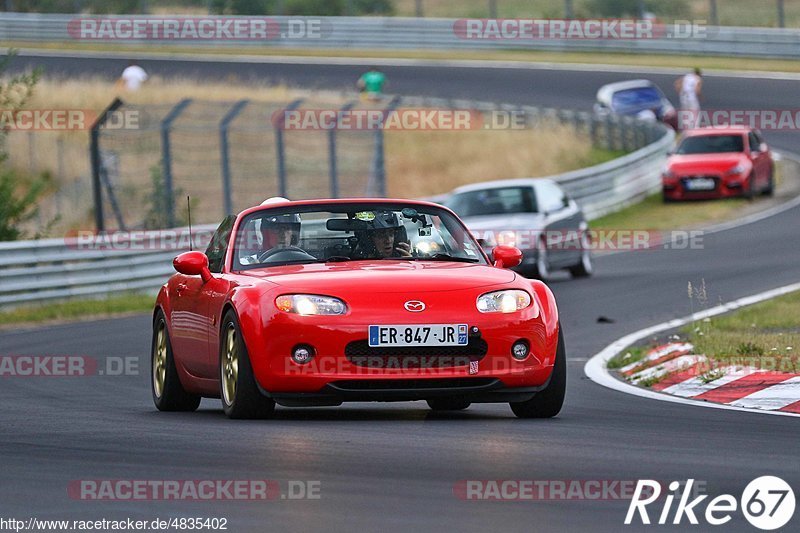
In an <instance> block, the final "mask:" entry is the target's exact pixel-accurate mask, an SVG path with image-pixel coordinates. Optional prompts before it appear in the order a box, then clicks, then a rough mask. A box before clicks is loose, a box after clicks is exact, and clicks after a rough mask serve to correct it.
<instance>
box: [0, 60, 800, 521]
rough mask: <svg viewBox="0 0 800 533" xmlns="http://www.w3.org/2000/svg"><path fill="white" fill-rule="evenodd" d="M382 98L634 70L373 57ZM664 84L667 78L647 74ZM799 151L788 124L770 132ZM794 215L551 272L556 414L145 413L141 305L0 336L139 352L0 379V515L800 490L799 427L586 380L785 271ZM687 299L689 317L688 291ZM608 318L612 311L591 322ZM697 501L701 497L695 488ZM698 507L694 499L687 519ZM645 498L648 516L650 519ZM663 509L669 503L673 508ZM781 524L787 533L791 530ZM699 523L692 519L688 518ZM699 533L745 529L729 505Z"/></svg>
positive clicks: (398, 513) (450, 515) (713, 80)
mask: <svg viewBox="0 0 800 533" xmlns="http://www.w3.org/2000/svg"><path fill="white" fill-rule="evenodd" d="M34 64H35V65H42V66H44V67H46V69H47V70H48V71H49V72H50V73H63V74H65V75H77V74H97V75H101V76H107V77H109V78H110V79H113V77H114V76H116V75H117V74H118V72H119V70H120V61H118V60H102V59H70V60H66V59H53V58H24V57H23V58H19V59H18V61H17V68H22V67H25V66H28V65H34ZM144 67H145V68H146V69H147V70H148V71H150V72H151V73H154V74H160V75H164V76H170V75H180V76H187V77H196V78H198V79H200V80H203V79H224V78H226V77H227V76H230V75H234V76H238V77H240V78H244V79H251V78H252V79H259V80H270V81H276V82H277V81H282V82H286V83H289V84H292V85H302V86H306V87H307V86H312V87H320V88H322V87H325V88H346V87H349V86H351V84H352V81H353V80H354V79H355V78H356V76H357V74H358V73H359V72H360V71H361V70H363V68H362V67H348V66H324V65H320V66H309V65H302V66H297V65H284V64H279V65H274V64H257V65H243V64H231V63H224V62H203V63H168V62H164V61H147V62H145V63H144ZM384 70H385V71H386V72H387V74H388V77H389V79H390V82H391V84H392V87H391V89H392V91H394V92H397V93H401V94H429V95H435V96H449V97H475V98H481V99H493V100H497V101H503V102H512V103H528V104H541V105H559V106H562V107H568V108H589V107H590V106H591V103H592V101H593V95H594V91H595V90H596V88H597V87H598V86H599V85H601V84H603V83H607V82H610V81H614V80H620V79H626V78H630V77H632V75H630V74H621V73H603V72H582V71H562V70H558V71H556V70H542V69H535V70H519V69H508V70H505V69H471V68H444V67H434V68H426V67H386V68H385V69H384ZM647 77H649V78H651V79H653V80H654V81H656V82H657V83H659V84H660V85H662V86H663V87H665V88H668V87H669V86H670V84H671V82H672V79H673V78H674V76H671V75H670V76H664V75H651V76H647ZM799 84H800V82H797V81H786V80H771V79H738V78H724V77H709V78H708V79H707V81H706V94H707V98H708V100H707V101H706V106H707V107H709V108H711V107H714V108H730V109H737V108H741V109H755V108H759V107H761V108H771V109H776V108H787V109H793V108H795V106H796V102H797V94H798V89H800V86H799ZM767 139H768V141H771V142H772V143H773V144H774V145H775V146H776V147H779V148H783V149H785V150H795V151H798V152H800V134H798V133H796V132H785V133H781V134H767ZM799 228H800V208H793V209H790V210H788V211H785V212H783V213H780V214H778V215H776V216H774V217H771V218H768V219H765V220H762V221H759V222H755V223H752V224H749V225H746V226H743V227H739V228H737V229H732V230H728V231H723V232H719V233H714V234H709V235H706V236H705V237H704V239H703V244H704V247H703V249H701V250H666V249H658V250H650V251H639V252H630V253H622V254H616V255H610V256H604V257H600V258H598V259H597V262H596V268H597V274H596V276H595V277H593V278H592V279H589V280H578V281H571V280H570V281H567V280H565V279H564V280H562V279H558V280H555V281H553V282H552V283H551V287H552V288H553V290H554V292H555V294H556V297H557V300H558V304H559V308H560V313H561V317H562V324H563V327H564V329H565V333H566V344H567V351H568V354H569V365H568V367H569V383H568V395H567V401H566V404H565V407H564V410H563V411H562V414H561V415H560V416H559V417H558V418H556V419H553V420H542V421H530V420H518V419H516V418H514V417H513V415H512V413H511V411H510V409H509V408H508V406H507V405H501V404H497V405H475V406H473V407H471V408H470V409H469V410H467V411H465V412H463V413H457V414H449V415H441V414H433V413H431V412H430V411H428V410H427V408H426V406H424V404H422V403H420V402H417V403H400V404H345V405H344V406H342V407H338V408H316V409H304V410H302V409H286V408H279V411H278V416H277V419H276V420H269V421H258V422H235V421H229V420H227V419H225V418H224V416H223V415H222V412H221V409H220V406H219V401H218V400H214V401H211V400H204V401H203V404H202V405H201V408H200V410H199V411H198V412H197V413H192V414H168V413H158V412H156V411H155V409H154V407H153V405H152V402H151V400H150V393H149V387H148V371H149V343H150V321H149V317H147V316H135V317H130V318H122V319H116V320H105V321H99V322H90V323H80V324H71V325H61V326H55V327H48V328H43V329H38V330H29V331H14V332H7V333H3V334H1V335H0V354H17V355H19V354H27V355H42V354H62V355H88V356H93V357H96V358H99V359H104V358H107V357H134V358H138V361H139V367H140V372H139V375H135V376H126V377H110V376H95V377H83V378H49V379H48V378H36V379H33V378H29V379H25V378H15V379H8V378H6V379H2V383H1V384H0V399H1V401H2V403H1V404H0V405H2V409H0V427H2V432H1V433H0V457H2V466H1V467H0V480H2V483H0V517H5V518H8V517H15V518H18V519H19V518H27V517H29V516H36V517H38V518H54V519H56V518H59V519H67V518H68V519H99V518H123V517H131V518H135V519H142V520H152V519H154V518H169V517H189V516H200V517H226V518H228V520H229V528H228V529H229V530H230V531H234V532H236V531H312V530H320V531H378V530H380V531H451V530H453V531H456V530H457V531H548V532H549V531H553V532H562V531H604V532H605V531H608V532H616V531H627V530H630V531H646V530H652V529H656V528H658V529H660V530H685V529H689V526H688V525H687V522H686V519H685V518H684V521H683V524H682V526H680V527H673V526H649V527H647V526H642V525H641V524H639V525H638V526H624V525H623V520H624V517H625V512H626V510H627V506H628V501H613V500H612V501H587V500H575V501H545V502H530V501H528V502H484V501H463V500H461V499H459V498H457V497H456V496H454V492H453V487H454V485H455V484H456V483H457V482H458V481H459V480H474V479H477V480H487V479H515V480H519V479H522V480H636V479H640V478H652V479H657V480H661V481H666V482H669V481H672V480H679V481H684V480H686V479H687V478H694V479H697V480H701V481H702V482H704V483H705V484H706V492H707V493H709V494H710V495H711V496H712V497H713V496H716V495H718V494H723V493H729V494H733V495H734V496H735V497H737V498H738V497H739V496H740V495H741V492H742V490H743V489H744V487H745V486H746V485H747V483H748V482H749V481H750V480H752V479H754V478H756V477H759V476H763V475H776V476H779V477H782V478H784V479H785V480H786V481H788V482H789V483H790V484H791V485H792V486H793V487H794V489H795V491H796V492H798V491H800V468H798V464H799V463H798V451H797V450H798V442H800V425H799V424H798V421H797V420H795V419H792V418H784V417H776V416H765V415H761V414H758V413H752V414H751V413H742V412H731V411H722V410H712V409H704V408H698V407H692V406H684V405H676V404H670V403H665V402H658V401H653V400H645V399H641V398H636V397H632V396H629V395H626V394H623V393H619V392H615V391H611V390H608V389H605V388H602V387H600V386H598V385H595V384H594V383H592V382H590V381H589V380H588V379H587V378H586V377H585V375H584V374H583V365H584V363H585V360H586V358H588V357H590V356H591V355H593V354H594V353H596V352H598V351H599V350H600V349H602V348H603V347H604V346H606V345H607V344H608V343H610V342H611V341H613V340H615V339H616V338H618V337H620V336H622V335H624V334H626V333H630V332H632V331H634V330H637V329H640V328H644V327H646V326H650V325H653V324H655V323H659V322H663V321H665V320H669V319H672V318H676V317H680V316H684V315H687V314H688V313H689V312H690V311H691V307H690V302H689V298H688V296H687V283H688V282H690V281H691V282H692V283H693V284H695V285H697V284H700V283H702V282H703V281H704V282H705V286H706V288H707V291H708V305H709V306H713V305H716V304H718V303H719V302H720V301H722V302H725V301H730V300H733V299H736V298H739V297H742V296H746V295H750V294H754V293H757V292H760V291H763V290H767V289H771V288H774V287H778V286H781V285H786V284H789V283H792V282H796V281H798V280H800V246H798V244H799V242H798V241H799V240H800V239H799V238H798V229H799ZM694 310H698V307H697V304H696V303H695V307H694ZM600 316H604V317H607V318H610V319H612V320H613V322H612V323H598V321H597V319H598V317H600ZM80 479H139V480H142V479H271V480H276V481H279V482H280V483H281V488H282V490H283V491H284V492H285V491H286V485H287V482H288V481H289V480H319V481H321V496H322V497H321V499H319V500H298V501H290V500H276V501H270V502H223V501H216V502H185V501H183V502H157V501H155V502H154V501H133V502H87V501H78V500H74V499H71V498H69V497H68V495H67V486H68V483H69V482H70V481H71V480H80ZM706 501H707V500H706ZM704 508H705V504H701V512H702V510H703V509H704ZM660 510H661V508H660V507H658V508H657V509H655V510H653V511H651V518H652V519H653V520H655V519H657V517H658V514H659V513H660ZM671 518H672V515H670V520H671ZM799 520H800V518H799V517H798V516H795V518H794V519H793V521H792V522H790V523H789V525H788V526H787V527H786V528H785V530H787V531H789V530H795V531H796V530H797V524H798V523H800V522H798V521H799ZM701 523H704V522H702V518H701ZM691 529H693V530H695V531H708V530H710V529H719V530H720V531H722V530H725V531H756V529H755V528H753V527H752V526H751V525H750V524H748V523H747V522H746V521H745V520H744V518H743V517H742V514H741V513H738V512H737V513H734V520H733V522H731V523H729V524H727V525H725V526H720V527H717V528H711V527H710V526H708V525H701V526H695V527H694V528H691Z"/></svg>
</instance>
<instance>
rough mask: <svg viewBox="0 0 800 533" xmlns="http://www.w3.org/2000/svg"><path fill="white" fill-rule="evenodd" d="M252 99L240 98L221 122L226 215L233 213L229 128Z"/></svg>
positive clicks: (223, 197)
mask: <svg viewBox="0 0 800 533" xmlns="http://www.w3.org/2000/svg"><path fill="white" fill-rule="evenodd" d="M249 102H250V100H246V99H245V100H239V101H238V102H236V103H235V104H234V105H233V107H231V109H230V110H229V111H228V112H227V113H226V114H225V116H224V117H223V118H222V121H221V122H220V123H219V149H220V161H221V163H222V205H223V207H224V209H225V215H226V216H227V215H232V214H233V200H232V198H231V197H232V192H231V191H232V189H231V163H230V149H229V146H228V129H229V127H230V125H231V122H232V121H233V119H235V118H236V116H237V115H238V114H239V113H240V112H241V111H242V109H244V108H245V106H246V105H247V104H248V103H249Z"/></svg>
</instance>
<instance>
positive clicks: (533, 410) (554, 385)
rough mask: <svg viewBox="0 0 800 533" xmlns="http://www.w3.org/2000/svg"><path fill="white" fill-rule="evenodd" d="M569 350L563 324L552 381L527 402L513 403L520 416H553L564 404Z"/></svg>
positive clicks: (512, 407)
mask: <svg viewBox="0 0 800 533" xmlns="http://www.w3.org/2000/svg"><path fill="white" fill-rule="evenodd" d="M566 359H567V351H566V348H565V347H564V334H563V331H562V329H561V325H560V324H559V327H558V349H557V350H556V360H555V363H554V364H553V374H552V375H551V376H550V382H549V383H548V384H547V387H546V388H545V389H544V390H542V391H541V392H537V393H536V396H534V397H533V398H531V399H530V400H528V401H526V402H516V403H511V404H510V405H511V410H512V411H514V414H515V415H517V417H518V418H552V417H554V416H556V415H557V414H558V413H559V412H560V411H561V407H562V406H563V405H564V396H565V394H566V391H567V360H566Z"/></svg>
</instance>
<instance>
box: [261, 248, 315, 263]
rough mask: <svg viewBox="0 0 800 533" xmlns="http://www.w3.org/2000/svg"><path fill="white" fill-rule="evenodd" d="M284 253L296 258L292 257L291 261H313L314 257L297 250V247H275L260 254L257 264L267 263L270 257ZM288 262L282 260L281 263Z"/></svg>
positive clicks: (299, 249)
mask: <svg viewBox="0 0 800 533" xmlns="http://www.w3.org/2000/svg"><path fill="white" fill-rule="evenodd" d="M284 252H286V253H287V254H288V255H290V256H297V257H293V259H315V257H314V256H312V255H309V254H308V252H306V251H305V250H303V249H302V248H298V247H297V246H276V247H274V248H270V249H269V250H267V251H266V252H261V253H260V254H259V256H258V262H259V263H268V262H269V259H270V258H271V257H273V256H275V255H278V254H280V253H284ZM290 260H291V259H282V261H290Z"/></svg>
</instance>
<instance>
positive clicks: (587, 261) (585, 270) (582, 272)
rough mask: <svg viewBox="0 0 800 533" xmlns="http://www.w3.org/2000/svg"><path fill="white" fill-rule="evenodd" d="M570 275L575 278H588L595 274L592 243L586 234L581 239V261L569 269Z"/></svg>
mask: <svg viewBox="0 0 800 533" xmlns="http://www.w3.org/2000/svg"><path fill="white" fill-rule="evenodd" d="M569 273H570V275H571V276H572V277H573V278H588V277H591V275H592V274H594V264H593V262H592V252H591V243H590V242H589V239H588V237H586V235H585V234H584V236H583V237H581V260H580V261H578V264H576V265H574V266H571V267H570V268H569Z"/></svg>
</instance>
